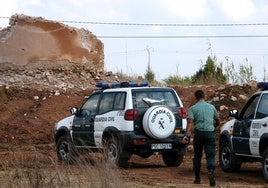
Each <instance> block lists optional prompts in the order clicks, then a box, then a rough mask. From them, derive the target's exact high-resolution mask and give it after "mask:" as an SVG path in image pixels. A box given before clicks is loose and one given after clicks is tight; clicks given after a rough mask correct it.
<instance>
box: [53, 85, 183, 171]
mask: <svg viewBox="0 0 268 188" xmlns="http://www.w3.org/2000/svg"><path fill="white" fill-rule="evenodd" d="M96 86H97V87H98V88H99V89H98V90H97V91H95V92H93V93H92V94H91V95H90V96H89V97H88V98H87V99H86V100H85V101H84V103H83V104H82V105H81V107H79V108H77V107H73V108H71V116H69V117H66V118H64V119H62V120H60V121H59V122H57V123H56V125H55V134H54V135H55V143H56V150H57V156H58V159H59V160H60V161H62V162H64V163H72V162H74V161H75V160H76V158H77V156H78V155H79V153H80V151H81V150H87V151H103V152H104V153H105V154H106V155H105V156H106V157H107V159H108V161H110V162H111V163H112V164H114V165H117V166H119V167H124V168H125V167H128V165H129V163H128V160H129V159H130V157H131V155H133V154H135V155H138V156H140V157H142V158H147V157H150V156H151V155H153V154H160V155H162V159H163V161H164V163H165V164H166V165H167V166H179V165H180V164H181V163H182V161H183V157H184V155H185V153H186V145H185V144H183V143H182V142H181V139H182V137H183V135H184V132H185V129H186V110H185V108H184V107H183V104H182V102H181V100H180V98H179V96H178V94H177V93H176V92H175V90H174V89H172V88H168V87H150V86H149V85H148V83H147V82H141V83H136V82H122V83H120V82H114V83H103V82H100V83H97V85H96Z"/></svg>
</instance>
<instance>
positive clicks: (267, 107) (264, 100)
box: [256, 94, 268, 119]
mask: <svg viewBox="0 0 268 188" xmlns="http://www.w3.org/2000/svg"><path fill="white" fill-rule="evenodd" d="M267 116H268V94H263V95H262V97H261V100H260V103H259V107H258V110H257V114H256V118H257V119H261V118H265V117H267Z"/></svg>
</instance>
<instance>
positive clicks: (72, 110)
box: [70, 107, 78, 115]
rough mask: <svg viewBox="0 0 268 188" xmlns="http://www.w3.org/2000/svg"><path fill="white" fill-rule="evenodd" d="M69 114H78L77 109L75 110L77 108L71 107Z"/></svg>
mask: <svg viewBox="0 0 268 188" xmlns="http://www.w3.org/2000/svg"><path fill="white" fill-rule="evenodd" d="M70 112H71V114H72V115H76V114H77V112H78V108H77V107H72V108H71V109H70Z"/></svg>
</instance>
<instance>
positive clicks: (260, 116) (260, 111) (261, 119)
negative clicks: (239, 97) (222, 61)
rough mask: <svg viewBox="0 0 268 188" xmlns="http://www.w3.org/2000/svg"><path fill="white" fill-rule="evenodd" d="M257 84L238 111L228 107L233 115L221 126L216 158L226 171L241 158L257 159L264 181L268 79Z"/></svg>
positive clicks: (267, 158) (237, 166)
mask: <svg viewBox="0 0 268 188" xmlns="http://www.w3.org/2000/svg"><path fill="white" fill-rule="evenodd" d="M258 87H259V88H260V89H261V90H260V91H258V92H256V93H255V94H254V95H253V96H252V97H251V98H250V99H249V100H248V102H247V103H246V104H245V106H244V107H243V109H242V110H241V112H240V114H238V112H237V110H230V116H232V117H234V118H235V119H233V120H231V121H228V122H227V123H225V124H224V125H223V126H222V127H221V135H220V140H219V148H220V149H219V161H220V167H221V169H222V170H223V171H226V172H232V171H237V170H239V169H240V168H241V163H242V162H261V163H262V171H263V175H264V179H265V180H266V181H267V182H268V126H267V125H268V82H260V83H258Z"/></svg>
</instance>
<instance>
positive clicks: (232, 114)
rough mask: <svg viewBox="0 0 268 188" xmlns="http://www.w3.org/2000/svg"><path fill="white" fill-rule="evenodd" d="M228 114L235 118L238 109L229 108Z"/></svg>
mask: <svg viewBox="0 0 268 188" xmlns="http://www.w3.org/2000/svg"><path fill="white" fill-rule="evenodd" d="M229 116H230V117H234V118H235V119H237V118H238V111H237V110H230V111H229Z"/></svg>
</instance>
